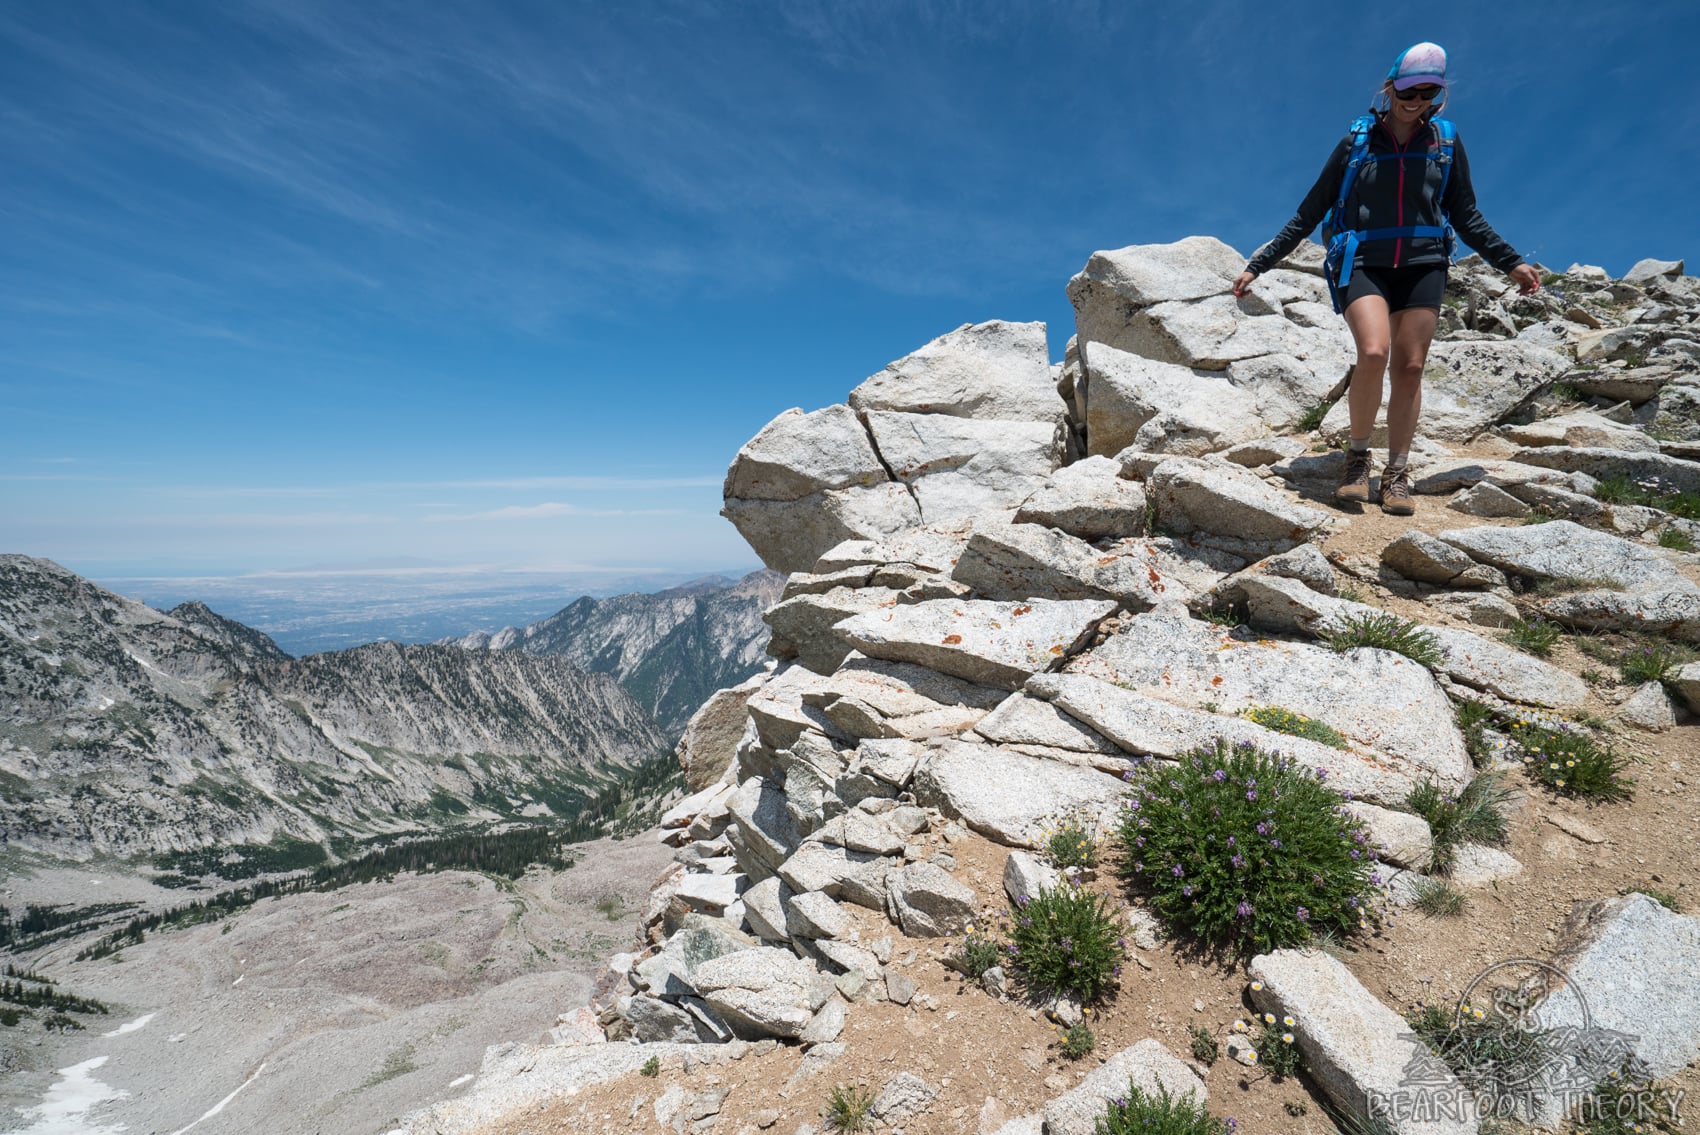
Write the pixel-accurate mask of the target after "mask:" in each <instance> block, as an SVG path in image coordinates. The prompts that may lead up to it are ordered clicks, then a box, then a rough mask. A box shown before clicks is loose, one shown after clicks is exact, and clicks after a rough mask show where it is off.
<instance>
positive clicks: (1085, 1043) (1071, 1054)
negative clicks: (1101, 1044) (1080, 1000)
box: [1062, 1021, 1098, 1060]
mask: <svg viewBox="0 0 1700 1135" xmlns="http://www.w3.org/2000/svg"><path fill="white" fill-rule="evenodd" d="M1097 1047H1098V1037H1097V1035H1096V1034H1094V1033H1093V1032H1092V1029H1091V1028H1090V1027H1089V1026H1088V1025H1087V1024H1086V1022H1085V1021H1076V1022H1075V1023H1074V1024H1072V1025H1070V1026H1069V1027H1068V1030H1067V1031H1066V1032H1064V1033H1063V1035H1062V1054H1063V1055H1064V1056H1066V1057H1068V1058H1069V1059H1070V1060H1079V1059H1080V1058H1081V1057H1083V1056H1086V1055H1088V1054H1089V1053H1091V1051H1092V1050H1093V1049H1094V1048H1097Z"/></svg>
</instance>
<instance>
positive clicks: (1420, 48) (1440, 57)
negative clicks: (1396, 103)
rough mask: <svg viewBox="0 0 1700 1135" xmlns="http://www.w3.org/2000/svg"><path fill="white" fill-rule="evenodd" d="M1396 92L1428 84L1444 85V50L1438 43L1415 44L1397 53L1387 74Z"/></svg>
mask: <svg viewBox="0 0 1700 1135" xmlns="http://www.w3.org/2000/svg"><path fill="white" fill-rule="evenodd" d="M1387 77H1388V78H1389V79H1391V80H1393V89H1394V90H1396V91H1403V90H1408V89H1409V88H1411V87H1421V86H1426V85H1429V84H1434V85H1436V86H1441V87H1444V86H1445V85H1446V49H1445V48H1443V47H1441V46H1440V45H1439V44H1438V43H1415V44H1412V45H1411V46H1410V47H1407V48H1406V49H1405V50H1404V51H1401V52H1400V53H1399V58H1397V59H1395V60H1394V61H1393V67H1392V69H1391V70H1389V71H1388V72H1387Z"/></svg>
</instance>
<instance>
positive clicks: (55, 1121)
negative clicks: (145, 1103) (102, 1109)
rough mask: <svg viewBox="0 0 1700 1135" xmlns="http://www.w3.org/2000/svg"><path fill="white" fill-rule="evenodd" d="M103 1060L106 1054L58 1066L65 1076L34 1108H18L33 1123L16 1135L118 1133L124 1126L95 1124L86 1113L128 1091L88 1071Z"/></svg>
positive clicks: (49, 1089) (113, 1134) (122, 1095)
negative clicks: (32, 1120) (99, 1078)
mask: <svg viewBox="0 0 1700 1135" xmlns="http://www.w3.org/2000/svg"><path fill="white" fill-rule="evenodd" d="M105 1063H106V1057H104V1056H96V1057H95V1058H94V1059H92V1060H85V1061H83V1062H82V1063H81V1064H73V1065H71V1067H69V1068H61V1069H59V1075H60V1076H62V1077H64V1079H62V1080H60V1081H58V1082H57V1083H55V1084H54V1085H53V1086H52V1087H51V1088H48V1089H47V1095H46V1096H45V1097H44V1098H43V1099H42V1101H41V1102H40V1103H39V1104H37V1105H36V1106H34V1107H20V1108H18V1109H17V1111H18V1113H19V1114H21V1115H22V1116H23V1117H24V1118H25V1119H34V1120H35V1123H34V1124H33V1125H31V1126H29V1127H26V1128H24V1129H23V1130H22V1131H20V1132H18V1135H118V1133H119V1132H121V1131H123V1130H124V1125H123V1124H119V1125H118V1126H116V1127H111V1126H108V1125H106V1124H104V1123H95V1122H94V1121H92V1120H90V1119H89V1118H88V1113H89V1111H91V1110H92V1109H93V1108H94V1107H95V1105H96V1104H102V1103H105V1102H106V1101H107V1100H119V1099H123V1098H124V1097H126V1096H128V1095H129V1094H130V1093H129V1092H126V1091H124V1090H123V1089H122V1088H113V1087H109V1086H108V1085H106V1084H103V1083H101V1082H100V1081H99V1080H97V1079H95V1078H94V1076H93V1075H92V1074H91V1073H93V1072H94V1070H95V1069H96V1068H99V1067H100V1066H101V1065H102V1064H105Z"/></svg>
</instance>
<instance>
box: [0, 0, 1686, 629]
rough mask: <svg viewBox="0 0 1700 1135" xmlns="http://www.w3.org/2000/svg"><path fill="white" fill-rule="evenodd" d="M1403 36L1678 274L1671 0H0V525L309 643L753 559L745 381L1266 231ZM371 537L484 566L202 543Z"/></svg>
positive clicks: (1006, 312) (380, 545)
mask: <svg viewBox="0 0 1700 1135" xmlns="http://www.w3.org/2000/svg"><path fill="white" fill-rule="evenodd" d="M1419 40H1436V41H1439V42H1440V43H1442V44H1443V45H1444V46H1445V47H1446V48H1447V50H1448V51H1449V53H1450V59H1451V63H1450V73H1449V78H1450V79H1451V80H1453V97H1452V99H1451V102H1450V104H1449V106H1448V114H1449V115H1450V116H1451V117H1452V118H1453V119H1454V120H1455V121H1456V122H1457V123H1458V126H1459V130H1460V134H1461V137H1463V138H1464V139H1465V140H1466V142H1467V145H1468V153H1469V157H1470V161H1471V166H1472V174H1473V179H1474V183H1475V186H1476V189H1477V192H1478V194H1479V197H1480V203H1481V206H1482V208H1483V210H1484V212H1485V214H1486V215H1487V217H1488V218H1489V219H1490V220H1491V221H1492V222H1493V224H1494V225H1495V227H1496V228H1497V229H1498V230H1499V231H1500V232H1501V233H1502V234H1503V235H1504V236H1505V237H1506V239H1508V240H1509V241H1511V242H1512V243H1513V244H1514V245H1515V246H1516V247H1517V248H1518V249H1520V250H1522V251H1523V252H1524V253H1525V254H1526V255H1528V256H1530V257H1532V258H1534V259H1535V260H1537V261H1539V262H1541V263H1543V264H1545V265H1548V266H1549V267H1552V268H1554V269H1556V270H1559V271H1562V270H1563V269H1564V268H1565V267H1567V266H1568V265H1570V264H1571V263H1572V262H1578V261H1579V262H1582V263H1592V264H1598V265H1601V266H1603V267H1605V268H1606V269H1607V270H1609V271H1610V272H1611V273H1612V274H1613V275H1614V276H1616V275H1621V274H1622V273H1623V272H1624V271H1625V270H1626V269H1627V268H1628V267H1629V266H1630V264H1632V263H1633V262H1634V261H1636V260H1638V259H1640V258H1642V257H1658V258H1665V259H1671V260H1676V259H1682V258H1687V259H1688V261H1689V268H1690V271H1692V270H1693V266H1694V264H1695V260H1694V257H1695V256H1696V255H1697V254H1700V215H1697V214H1696V212H1695V210H1693V209H1689V208H1681V207H1677V206H1676V205H1675V204H1674V203H1675V202H1678V201H1680V200H1683V199H1686V198H1685V196H1684V195H1685V193H1686V190H1687V187H1690V186H1692V185H1693V184H1695V182H1696V180H1697V177H1696V174H1700V141H1697V140H1700V104H1697V102H1696V100H1695V99H1694V98H1693V97H1692V91H1691V87H1692V81H1691V76H1692V74H1693V67H1692V64H1693V60H1692V58H1691V57H1692V54H1693V45H1694V44H1696V43H1700V7H1697V6H1696V5H1694V4H1693V3H1691V2H1689V0H1650V2H1646V3H1641V4H1637V5H1634V6H1633V8H1622V7H1619V6H1612V5H1599V4H1596V3H1584V2H1579V0H1558V2H1544V3H1538V4H1537V3H1534V2H1532V0H1518V2H1509V3H1503V4H1497V5H1491V6H1483V5H1480V4H1463V3H1449V2H1439V3H1427V4H1422V5H1414V6H1404V7H1400V6H1389V5H1380V6H1374V5H1371V6H1365V5H1361V4H1346V3H1320V4H1251V3H1240V2H1229V0H1203V2H1200V3H1193V4H1187V5H1117V4H1097V3H1037V2H1035V3H1007V4H963V5H947V4H932V3H915V4H882V5H855V4H841V3H836V2H828V0H820V2H809V0H803V2H797V3H791V2H785V3H781V2H779V0H759V2H755V3H731V2H718V3H716V2H710V3H700V4H699V3H666V2H661V3H645V4H637V5H609V4H603V3H590V2H574V0H569V2H564V3H550V4H543V3H531V2H522V0H497V2H492V3H487V4H479V5H475V6H461V5H430V4H427V5H421V4H414V3H401V2H399V0H362V2H360V3H354V4H348V3H329V2H317V0H303V2H290V3H278V2H273V0H240V2H236V3H225V2H215V0H189V2H186V3H176V4H170V5H146V4H108V5H98V6H91V5H79V4H55V3H50V2H45V0H22V2H20V3H12V4H9V5H7V6H6V7H5V10H4V11H3V12H0V99H3V101H4V105H5V106H6V108H7V111H6V113H5V114H4V115H0V146H3V147H4V152H5V154H6V176H5V177H4V179H0V242H3V246H4V247H5V249H6V254H5V256H4V257H0V551H5V552H14V553H22V554H27V555H31V556H40V557H46V558H49V559H53V560H55V561H57V562H60V563H62V564H64V565H65V566H66V567H68V568H70V569H71V570H73V571H76V572H78V573H81V574H83V575H86V576H88V577H90V578H93V579H96V580H98V581H101V582H103V583H105V584H108V585H111V586H114V587H117V588H119V589H121V590H124V591H126V592H135V593H139V594H142V595H144V596H145V597H146V598H147V599H148V600H149V602H155V601H158V602H169V601H170V600H172V599H175V598H178V597H184V596H189V595H193V596H194V597H197V598H203V599H205V600H207V601H208V602H209V603H213V604H214V605H215V606H216V605H217V604H219V603H220V602H222V603H224V604H225V606H226V607H228V608H230V609H229V610H227V611H226V612H225V613H227V614H230V615H232V616H233V617H237V618H241V619H243V620H244V621H247V622H253V623H255V624H256V625H260V626H266V627H267V629H270V630H273V631H274V632H275V633H279V634H280V636H281V638H282V639H283V640H285V641H287V642H289V643H291V644H292V646H291V649H301V648H303V646H305V645H312V646H314V647H317V646H322V645H328V644H330V642H331V641H332V638H333V637H334V636H331V637H318V636H319V631H316V630H313V631H309V630H307V629H306V628H305V625H304V624H303V623H302V622H301V620H303V619H309V620H310V619H313V618H319V617H323V618H329V619H332V620H333V622H335V623H336V625H337V626H339V627H341V628H343V629H338V630H336V631H335V635H341V634H343V633H344V631H345V630H346V632H347V633H349V634H353V635H356V637H369V636H371V635H373V634H376V633H378V632H380V631H381V632H382V634H383V635H384V636H402V637H416V636H428V635H430V634H432V633H435V632H436V630H438V629H439V628H441V629H445V630H447V629H448V628H447V622H448V621H453V622H455V626H454V628H453V630H455V631H462V630H468V629H473V628H474V627H475V626H478V625H488V624H489V623H491V622H493V621H497V620H501V621H522V620H523V618H524V617H526V616H528V615H529V616H532V617H535V616H538V615H541V614H546V613H548V612H549V611H550V610H552V609H554V608H555V607H557V606H559V604H556V603H555V600H554V598H552V597H546V593H547V588H548V587H553V586H555V585H554V584H553V583H550V584H548V585H547V587H545V586H544V585H543V584H541V583H537V584H535V587H534V582H532V581H537V580H542V579H544V578H548V579H561V580H563V581H564V582H562V583H561V585H560V587H561V595H560V597H561V599H562V601H563V602H564V601H566V600H569V599H571V598H572V597H573V595H574V594H577V593H582V592H585V591H591V592H601V593H605V592H607V591H608V590H609V589H621V588H626V587H628V586H634V587H635V586H638V585H639V584H640V583H642V582H643V581H648V580H653V581H654V582H655V583H656V584H658V585H659V584H663V583H665V582H677V581H678V580H681V579H685V578H689V577H690V576H693V575H701V574H705V573H708V572H711V571H726V572H728V573H729V574H737V573H738V572H739V571H740V570H742V569H743V568H747V567H753V566H755V564H754V561H753V558H752V556H751V554H750V551H749V549H748V548H747V547H746V546H745V544H744V542H743V541H742V540H741V539H740V538H739V537H738V535H737V533H736V532H735V531H734V530H733V529H732V527H731V525H729V524H728V523H727V522H726V521H725V520H723V519H721V518H720V516H719V515H718V510H719V507H720V486H721V481H722V478H723V476H724V474H725V470H726V467H727V464H728V462H729V461H730V460H731V459H732V457H733V455H734V454H735V453H736V452H737V450H738V447H739V446H740V445H741V444H742V443H743V442H745V441H746V440H748V439H749V438H750V437H751V436H753V435H754V434H755V433H756V432H757V430H759V429H760V428H761V426H762V425H763V423H765V422H767V421H768V420H769V419H771V418H772V417H773V416H774V415H776V414H778V413H779V412H781V411H783V410H785V409H786V408H787V407H791V406H800V407H802V408H804V409H806V410H814V409H818V408H820V407H822V406H825V405H828V404H831V403H835V402H839V401H842V400H843V399H844V397H845V395H846V392H847V391H849V390H850V389H851V388H852V387H854V386H855V385H856V384H857V383H859V382H860V381H861V380H862V379H864V378H865V377H867V376H868V375H870V374H873V373H876V372H878V371H879V370H880V369H881V368H882V367H883V366H884V365H885V364H886V363H887V362H889V361H891V360H893V359H896V358H899V357H902V356H903V355H905V354H907V353H909V352H910V351H913V350H914V349H915V348H917V347H919V346H921V345H922V344H924V343H926V342H927V341H929V340H931V339H933V338H934V337H936V336H938V335H941V334H944V333H946V332H948V331H950V330H952V329H954V328H955V327H957V326H959V325H961V324H964V323H979V322H984V321H987V320H992V319H1006V320H1018V321H1027V320H1037V321H1043V322H1045V323H1046V324H1047V326H1048V329H1049V348H1050V354H1051V357H1052V358H1053V359H1060V358H1061V357H1062V353H1063V349H1064V346H1065V344H1066V342H1067V340H1068V338H1069V336H1070V334H1071V333H1072V330H1073V327H1072V318H1073V317H1072V312H1071V310H1070V308H1069V305H1068V301H1067V299H1066V297H1065V294H1064V290H1063V289H1064V285H1065V284H1066V282H1067V281H1068V279H1069V277H1070V276H1071V275H1072V274H1074V273H1075V272H1077V271H1079V270H1080V268H1081V267H1082V266H1083V265H1084V264H1085V262H1086V260H1087V258H1088V256H1090V254H1091V253H1092V252H1093V250H1095V249H1102V248H1117V247H1121V246H1124V245H1129V244H1146V243H1158V242H1167V241H1172V240H1175V239H1178V238H1180V237H1183V236H1187V235H1190V234H1208V235H1212V236H1216V237H1219V238H1221V239H1223V240H1225V241H1227V242H1228V243H1229V244H1231V245H1233V246H1234V247H1235V248H1236V249H1238V250H1239V251H1241V252H1242V253H1250V252H1251V251H1252V250H1253V249H1254V248H1255V247H1256V246H1257V245H1258V244H1259V243H1260V242H1262V241H1264V240H1266V239H1268V238H1269V237H1270V236H1271V235H1272V234H1273V233H1274V232H1275V231H1276V230H1277V229H1278V228H1279V227H1280V226H1281V224H1282V222H1284V221H1285V220H1286V219H1287V217H1288V216H1290V215H1291V213H1292V211H1293V209H1294V207H1295V206H1296V205H1297V203H1298V201H1299V200H1300V198H1301V197H1302V196H1303V195H1304V193H1305V191H1306V190H1307V189H1308V188H1309V187H1310V185H1311V183H1312V181H1313V180H1314V178H1315V177H1316V175H1317V171H1318V169H1319V168H1320V167H1321V165H1322V163H1323V160H1324V158H1325V157H1326V156H1327V154H1328V153H1329V150H1330V148H1331V147H1332V146H1333V144H1334V143H1335V142H1336V141H1337V140H1338V139H1339V137H1340V136H1341V134H1342V132H1343V130H1344V129H1345V127H1346V125H1347V123H1348V122H1349V121H1350V119H1351V118H1352V116H1353V115H1354V114H1356V113H1358V112H1359V111H1361V110H1362V109H1363V108H1364V107H1365V106H1366V104H1367V103H1368V102H1369V100H1370V98H1371V96H1372V94H1373V92H1374V91H1375V90H1376V88H1377V86H1378V84H1379V82H1380V81H1381V78H1382V76H1384V75H1385V74H1386V71H1387V68H1388V66H1389V65H1390V63H1391V62H1392V61H1393V59H1394V57H1395V56H1396V55H1397V54H1398V52H1399V51H1400V50H1401V49H1403V48H1404V47H1406V46H1408V45H1409V44H1411V43H1414V42H1416V41H1419ZM369 562H377V563H393V562H404V563H406V562H414V563H422V564H425V565H428V566H431V567H433V568H438V569H452V571H453V572H454V573H458V574H459V575H464V576H468V577H471V576H475V575H481V574H482V575H489V576H490V577H491V578H490V579H488V580H472V579H470V578H468V579H458V578H457V579H455V580H448V581H445V580H440V579H431V578H428V577H425V576H414V577H410V576H407V575H404V574H391V575H369V576H348V577H346V578H345V579H343V580H342V581H341V582H339V583H337V584H336V585H335V586H329V585H327V586H325V587H320V586H319V585H316V584H313V585H309V584H307V583H304V582H301V581H299V580H297V581H296V582H293V583H287V584H285V583H281V582H264V583H255V582H253V581H252V580H250V581H246V582H224V583H216V584H215V583H207V582H205V581H204V580H203V579H202V578H201V577H226V576H232V575H252V574H253V573H274V572H296V571H298V570H300V568H301V567H302V566H303V565H312V564H323V563H343V564H346V563H369ZM651 572H653V573H656V574H654V575H653V576H652V575H650V574H649V573H651ZM577 573H588V574H586V575H585V576H584V578H585V580H587V581H593V582H585V583H582V584H581V583H574V582H571V579H572V578H573V577H574V576H575V575H576V574H577ZM138 577H146V578H138ZM182 577H196V581H195V582H194V583H191V582H189V581H188V580H184V581H183V582H182V583H181V584H167V583H160V582H156V580H157V579H158V578H172V579H182ZM516 579H523V580H525V582H518V583H516V582H515V580H516ZM628 579H629V580H630V581H631V583H630V584H627V583H625V582H619V583H616V582H614V581H615V580H622V581H623V580H628ZM533 594H535V596H536V599H537V601H536V603H535V604H533V602H532V598H531V596H532V595H533ZM451 596H452V599H451V598H450V597H451ZM315 604H323V605H326V606H321V607H319V608H317V610H318V614H317V615H314V614H313V611H314V610H315ZM391 604H396V605H399V607H400V608H405V610H397V611H394V612H392V611H391V610H390V606H389V605H391ZM255 605H259V606H255ZM262 607H263V608H264V610H265V611H266V612H267V617H266V618H261V617H259V615H257V614H256V612H257V611H260V610H261V609H262ZM333 610H334V611H336V612H341V614H333V613H332V612H333ZM462 616H465V618H464V620H463V619H462ZM268 618H269V619H271V622H270V624H269V625H268V622H267V619H268ZM327 626H328V624H327ZM355 628H359V629H358V630H356V629H355ZM325 634H326V635H327V636H330V635H331V632H330V631H329V630H326V631H325ZM298 635H300V636H301V637H297V636H298Z"/></svg>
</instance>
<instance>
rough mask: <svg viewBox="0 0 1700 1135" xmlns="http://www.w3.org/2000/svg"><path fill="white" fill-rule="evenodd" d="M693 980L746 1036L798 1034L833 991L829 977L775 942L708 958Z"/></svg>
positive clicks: (741, 1034) (728, 1022)
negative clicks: (777, 945) (776, 945)
mask: <svg viewBox="0 0 1700 1135" xmlns="http://www.w3.org/2000/svg"><path fill="white" fill-rule="evenodd" d="M692 981H693V984H695V985H696V987H697V992H698V993H700V994H701V995H702V997H703V1000H705V1001H707V1002H708V1003H709V1004H710V1005H711V1006H713V1007H714V1010H715V1012H717V1013H719V1014H720V1016H721V1017H722V1018H724V1019H725V1021H726V1023H727V1024H728V1025H730V1026H731V1028H732V1031H733V1032H735V1033H737V1034H738V1036H740V1037H742V1038H743V1039H745V1040H759V1039H761V1038H762V1037H766V1036H776V1037H795V1036H798V1035H800V1034H801V1033H802V1031H803V1030H804V1029H805V1028H807V1027H808V1024H809V1022H810V1021H811V1020H812V1019H813V1018H814V1015H815V1013H816V1012H817V1011H818V1010H819V1009H820V1007H821V1006H822V1005H824V1004H826V1002H827V999H828V998H829V997H831V996H832V994H833V991H834V987H833V983H832V979H831V978H830V977H828V976H827V975H825V974H823V973H821V972H820V971H819V970H817V969H816V968H815V967H814V966H813V965H811V964H810V963H808V962H806V961H804V960H803V959H801V958H799V957H797V956H796V955H795V954H793V953H791V952H790V951H789V950H784V949H780V948H778V947H775V946H758V947H756V948H754V949H749V950H740V951H738V952H737V953H734V954H726V955H723V956H721V957H718V958H712V959H710V960H709V961H706V962H704V963H703V964H702V965H700V966H698V967H697V971H696V974H695V975H694V977H693V978H692Z"/></svg>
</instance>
